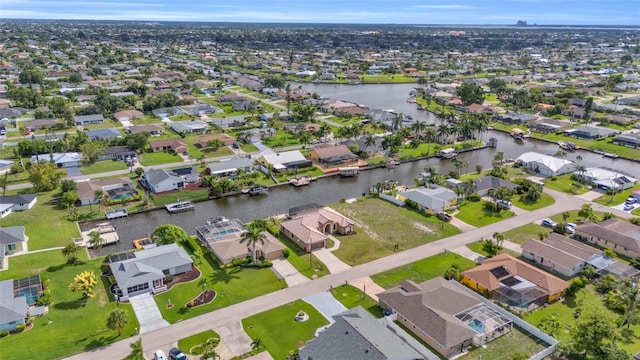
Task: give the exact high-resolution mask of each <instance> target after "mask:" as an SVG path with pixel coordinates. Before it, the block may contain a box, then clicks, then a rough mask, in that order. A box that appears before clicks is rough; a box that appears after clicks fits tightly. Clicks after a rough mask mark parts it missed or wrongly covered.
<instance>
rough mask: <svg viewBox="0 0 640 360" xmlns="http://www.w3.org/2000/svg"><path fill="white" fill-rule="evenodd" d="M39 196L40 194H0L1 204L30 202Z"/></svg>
mask: <svg viewBox="0 0 640 360" xmlns="http://www.w3.org/2000/svg"><path fill="white" fill-rule="evenodd" d="M37 197H38V194H22V195H6V196H0V204H28V203H30V202H32V201H33V199H35V198H37Z"/></svg>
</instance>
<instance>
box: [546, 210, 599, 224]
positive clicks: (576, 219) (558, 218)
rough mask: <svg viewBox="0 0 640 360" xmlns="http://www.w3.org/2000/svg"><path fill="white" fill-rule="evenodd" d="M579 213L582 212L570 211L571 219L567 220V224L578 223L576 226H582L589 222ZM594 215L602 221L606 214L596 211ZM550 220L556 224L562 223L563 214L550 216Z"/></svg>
mask: <svg viewBox="0 0 640 360" xmlns="http://www.w3.org/2000/svg"><path fill="white" fill-rule="evenodd" d="M578 212H580V210H572V211H569V217H568V218H567V222H572V223H576V224H580V223H583V222H585V221H588V220H587V219H585V218H583V217H580V216H579V215H578ZM593 215H594V216H595V217H597V218H598V219H599V220H602V218H603V216H604V213H603V212H602V211H594V212H593ZM549 219H551V220H553V221H555V222H557V223H558V222H561V221H562V214H556V215H553V216H550V217H549Z"/></svg>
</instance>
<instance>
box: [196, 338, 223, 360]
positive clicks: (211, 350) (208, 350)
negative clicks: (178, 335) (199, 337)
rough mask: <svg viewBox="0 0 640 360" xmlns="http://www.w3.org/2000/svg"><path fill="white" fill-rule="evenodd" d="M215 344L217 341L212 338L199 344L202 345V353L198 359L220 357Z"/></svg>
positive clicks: (205, 359)
mask: <svg viewBox="0 0 640 360" xmlns="http://www.w3.org/2000/svg"><path fill="white" fill-rule="evenodd" d="M217 345H218V343H217V342H216V341H214V339H209V340H207V341H206V342H204V343H202V344H200V346H202V355H200V360H216V359H220V355H219V354H218V353H217V352H216V346H217Z"/></svg>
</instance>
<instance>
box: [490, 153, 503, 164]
mask: <svg viewBox="0 0 640 360" xmlns="http://www.w3.org/2000/svg"><path fill="white" fill-rule="evenodd" d="M503 161H504V152H502V151H498V152H497V153H496V154H495V155H494V156H493V164H494V165H496V164H498V165H499V164H502V162H503Z"/></svg>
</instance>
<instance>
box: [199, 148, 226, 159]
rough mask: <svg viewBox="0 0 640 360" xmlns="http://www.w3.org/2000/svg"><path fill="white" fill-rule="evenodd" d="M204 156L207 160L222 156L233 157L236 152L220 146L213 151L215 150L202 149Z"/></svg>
mask: <svg viewBox="0 0 640 360" xmlns="http://www.w3.org/2000/svg"><path fill="white" fill-rule="evenodd" d="M202 154H203V155H204V156H205V157H206V158H212V157H220V156H229V155H233V154H234V152H233V150H231V149H229V148H228V147H226V146H220V147H219V148H217V149H215V150H214V149H213V148H208V147H206V148H203V149H202Z"/></svg>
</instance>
